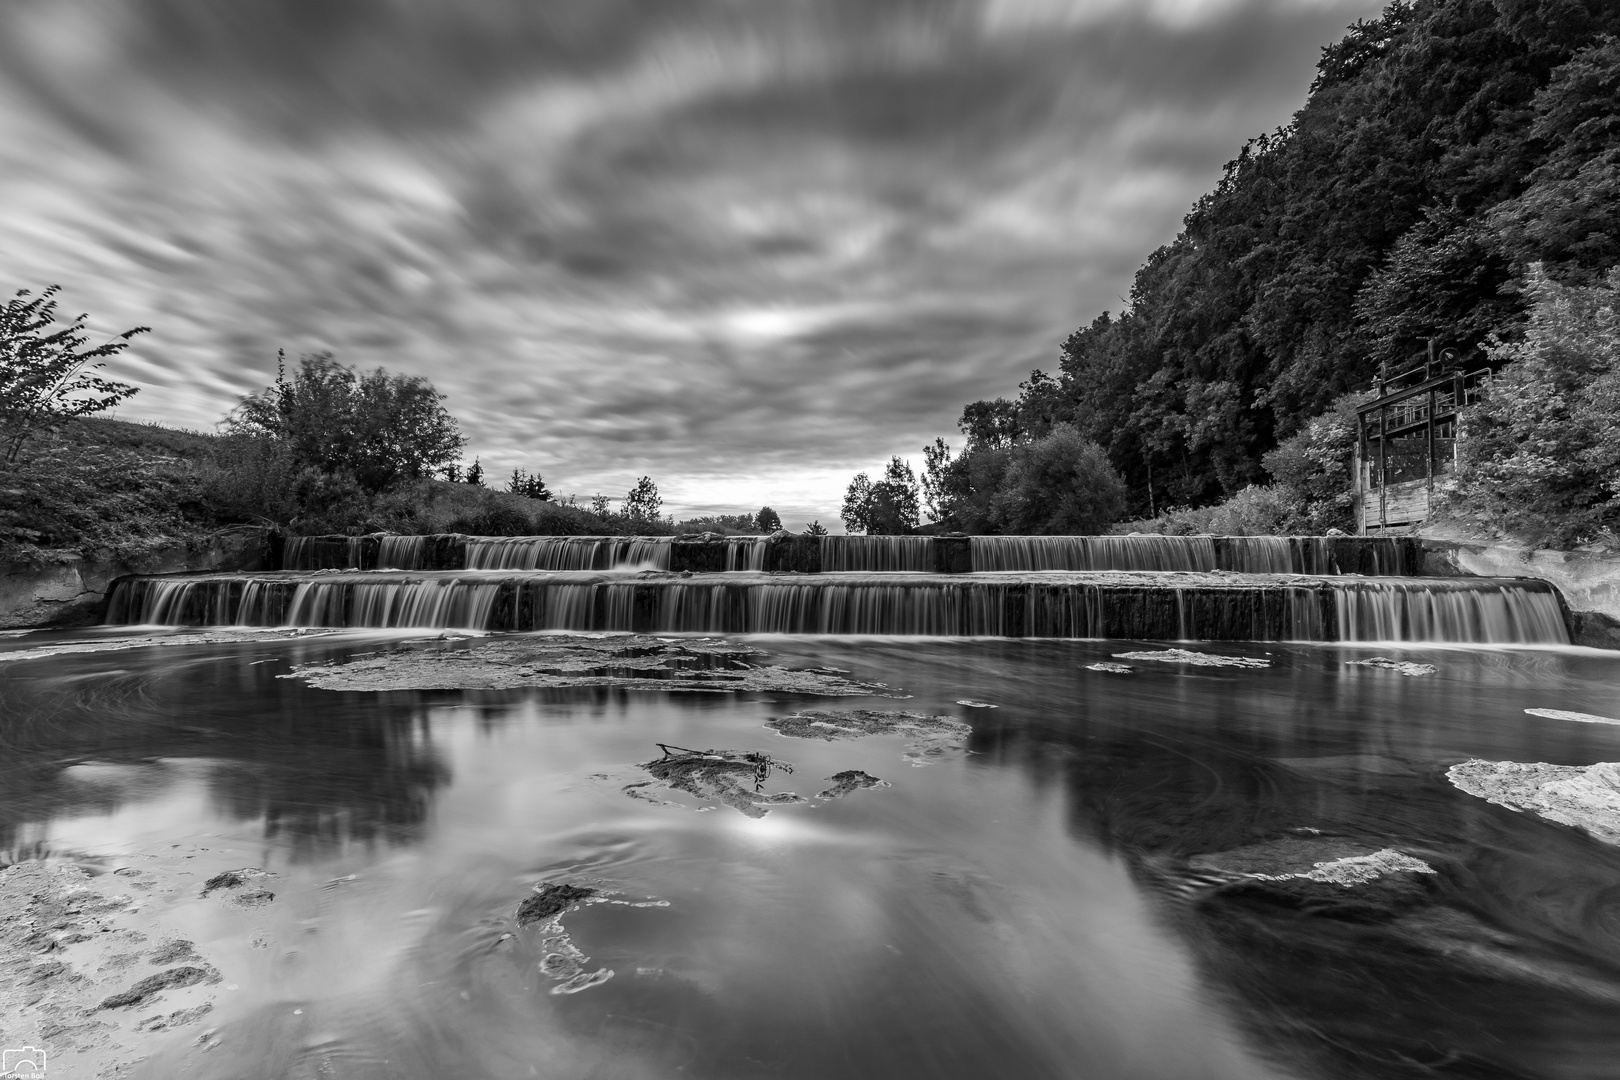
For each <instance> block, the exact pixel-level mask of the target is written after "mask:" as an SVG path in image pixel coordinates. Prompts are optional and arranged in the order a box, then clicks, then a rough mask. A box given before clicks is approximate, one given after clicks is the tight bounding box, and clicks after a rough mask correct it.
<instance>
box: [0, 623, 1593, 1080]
mask: <svg viewBox="0 0 1620 1080" xmlns="http://www.w3.org/2000/svg"><path fill="white" fill-rule="evenodd" d="M604 643H606V644H604ZM1179 648H1180V649H1181V650H1182V651H1184V652H1185V653H1187V654H1188V655H1190V656H1192V657H1194V659H1193V660H1189V659H1187V657H1186V656H1182V657H1177V656H1175V655H1171V653H1172V652H1173V649H1172V647H1170V646H1167V645H1165V644H1162V643H1152V642H1131V641H1051V640H1047V641H1019V640H999V641H989V640H958V639H853V638H844V639H840V638H808V637H798V638H795V637H768V636H762V637H753V638H747V639H714V638H707V639H696V638H691V639H683V638H678V637H669V636H665V637H653V636H649V637H646V638H644V639H632V638H630V637H629V636H621V637H612V636H606V637H604V636H591V637H578V636H575V637H566V636H560V635H506V636H494V637H482V636H476V635H463V634H445V635H439V634H432V635H424V634H423V633H422V632H420V631H418V632H415V633H411V632H398V633H392V634H378V633H375V632H372V633H358V632H325V633H297V632H287V631H252V630H232V631H216V632H213V633H193V632H187V631H172V632H150V631H145V630H138V629H137V630H132V629H131V628H128V627H120V628H116V630H113V629H103V630H92V631H82V632H77V633H73V634H67V633H41V634H26V635H10V636H6V637H4V638H0V743H3V746H4V756H3V759H0V851H3V852H4V853H5V858H4V860H3V861H4V862H5V863H7V864H11V868H10V869H7V870H5V871H4V872H3V874H0V898H3V897H4V896H10V897H11V901H10V902H14V903H16V904H21V905H22V906H21V907H14V908H12V909H10V910H9V911H8V912H7V914H8V917H9V918H10V919H11V923H10V925H13V926H22V925H23V924H24V922H26V923H27V927H28V930H27V932H26V933H22V932H19V933H17V934H13V935H12V936H11V937H10V938H8V939H7V941H6V943H5V947H6V948H7V949H8V953H7V955H6V956H4V957H3V958H0V959H3V960H4V962H5V968H6V976H7V978H8V979H9V982H7V983H5V985H4V986H3V987H0V1016H3V1017H4V1020H3V1023H0V1035H3V1036H4V1040H5V1045H7V1046H18V1045H37V1046H40V1047H42V1048H43V1049H45V1050H46V1051H48V1053H49V1054H50V1055H51V1059H50V1068H49V1072H48V1075H49V1076H51V1077H59V1076H97V1075H121V1076H131V1077H146V1076H152V1077H156V1076H165V1077H172V1076H176V1075H185V1076H188V1077H239V1076H263V1077H287V1076H310V1077H315V1076H344V1077H401V1076H402V1077H418V1076H420V1077H429V1076H432V1077H442V1076H445V1075H455V1076H457V1077H509V1076H510V1077H524V1076H541V1077H569V1078H573V1077H674V1076H705V1077H725V1078H730V1077H737V1078H742V1077H765V1076H769V1077H783V1078H805V1080H811V1078H825V1077H840V1078H845V1077H851V1078H858V1077H873V1078H876V1077H895V1076H918V1077H924V1076H926V1077H964V1078H967V1077H974V1078H981V1077H1009V1078H1012V1077H1020V1078H1023V1077H1053V1078H1057V1077H1096V1078H1116V1077H1119V1078H1138V1077H1140V1078H1144V1080H1146V1078H1161V1077H1162V1078H1181V1077H1232V1078H1239V1077H1242V1078H1252V1077H1267V1076H1278V1077H1285V1076H1292V1077H1403V1076H1413V1077H1417V1076H1432V1075H1437V1074H1438V1075H1454V1076H1480V1077H1485V1076H1557V1077H1599V1076H1611V1075H1614V1065H1613V1062H1614V1061H1615V1060H1617V1057H1616V1053H1617V1051H1620V848H1616V847H1615V846H1613V845H1611V844H1608V843H1604V842H1603V841H1601V840H1599V839H1595V838H1594V835H1592V834H1589V833H1588V832H1586V831H1584V830H1583V829H1581V828H1579V827H1575V826H1572V825H1570V824H1567V823H1563V822H1560V821H1555V820H1549V819H1547V818H1545V817H1542V816H1538V814H1536V813H1534V812H1532V811H1529V810H1523V809H1515V808H1514V807H1512V806H1508V805H1501V804H1498V803H1493V802H1490V801H1487V799H1486V798H1484V797H1481V796H1480V795H1477V794H1473V793H1470V792H1469V791H1466V790H1463V789H1462V788H1460V787H1459V786H1458V785H1457V784H1456V783H1453V782H1452V781H1451V780H1450V779H1448V775H1447V773H1448V770H1451V769H1453V768H1454V767H1456V766H1459V765H1460V764H1462V763H1465V762H1470V761H1473V762H1487V763H1489V762H1520V763H1524V762H1542V763H1548V764H1550V765H1562V766H1589V765H1592V764H1594V763H1597V762H1612V761H1620V726H1617V725H1613V724H1605V723H1602V722H1586V721H1571V720H1568V719H1560V718H1557V717H1553V716H1546V715H1530V714H1527V713H1526V711H1525V710H1527V709H1537V710H1543V711H1551V712H1563V713H1572V714H1578V715H1582V716H1589V717H1597V718H1598V720H1599V721H1601V720H1602V719H1603V718H1604V717H1612V716H1613V715H1614V714H1615V713H1616V711H1617V709H1616V706H1615V704H1614V702H1615V697H1616V695H1615V692H1614V687H1615V686H1616V685H1620V654H1614V653H1602V652H1597V651H1594V650H1581V649H1573V648H1551V647H1544V648H1489V649H1488V648H1478V647H1430V648H1403V649H1398V650H1392V649H1391V648H1389V647H1385V648H1383V649H1378V648H1376V647H1370V646H1368V647H1356V646H1332V645H1305V644H1300V645H1292V644H1272V643H1267V644H1263V645H1262V644H1255V645H1245V644H1222V645H1219V646H1214V645H1211V646H1188V645H1182V646H1179ZM491 650H493V651H491ZM559 650H561V652H559ZM568 650H573V651H572V652H569V651H568ZM604 650H607V652H609V653H611V654H612V655H609V656H605V657H603V656H601V655H598V654H601V653H603V651H604ZM565 653H566V655H564V654H565ZM559 656H563V659H558V657H559ZM580 656H587V657H588V659H587V660H580V659H579V657H580ZM1199 657H1202V658H1205V661H1207V662H1205V661H1200V660H1198V659H1197V658H1199ZM1374 657H1383V658H1384V659H1385V660H1387V661H1388V663H1384V664H1370V665H1369V664H1361V663H1351V661H1357V660H1368V659H1371V658H1374ZM1220 658H1226V659H1228V660H1231V661H1233V662H1232V663H1230V664H1223V663H1221V662H1220ZM428 664H431V666H432V670H433V672H434V676H433V678H432V679H430V680H424V679H422V678H418V679H417V682H416V683H415V684H412V683H409V682H408V680H403V679H398V678H394V677H393V676H391V675H390V674H389V673H390V672H410V671H413V670H418V669H421V668H422V667H423V666H424V665H428ZM351 665H352V667H351ZM458 671H459V672H462V673H463V674H462V676H461V677H464V678H466V679H472V680H474V681H471V682H465V681H464V682H457V681H456V680H457V678H458V676H457V675H456V674H455V673H456V672H458ZM491 672H499V677H498V678H497V677H495V676H493V675H491ZM447 673H448V674H447ZM669 673H673V674H669ZM722 676H723V677H722ZM345 679H349V680H350V681H347V682H346V681H345ZM391 680H392V681H391ZM477 680H482V681H477ZM660 682H664V683H668V684H669V685H659V684H660ZM392 685H419V686H421V687H423V688H421V689H410V690H402V689H391V688H389V687H390V686H392ZM47 878H49V879H50V880H48V881H47V880H46V879H47ZM7 882H10V883H11V884H12V885H14V886H15V888H11V892H10V893H6V888H9V887H10V886H8V885H7V884H6V883H7ZM565 886H566V889H564V888H563V887H565ZM19 898H20V899H19ZM30 898H31V899H30ZM29 905H32V906H31V907H30V906H29ZM52 905H54V906H52ZM525 905H527V907H526V908H525ZM25 908H26V909H27V910H24V909H25ZM520 909H523V910H525V911H526V912H527V915H526V916H525V917H523V918H520V914H519V913H520ZM177 942H181V943H184V945H185V946H186V948H184V949H180V948H176V947H175V946H176V943H177ZM183 968H187V969H193V970H194V971H195V972H196V974H189V975H181V976H174V975H170V974H166V973H171V972H174V971H177V970H180V969H183ZM42 973H43V974H42ZM165 979H167V980H168V982H167V983H165V982H164V980H165ZM188 980H189V981H188ZM143 985H144V986H146V987H148V989H147V990H146V991H145V992H137V993H135V994H134V999H133V1000H127V1001H126V1000H122V999H124V998H127V997H128V996H129V995H130V994H131V992H132V991H136V990H138V989H139V988H140V987H141V986H143ZM109 1000H111V1001H114V1002H116V1003H115V1004H111V1005H109V1004H107V1002H108V1001H109Z"/></svg>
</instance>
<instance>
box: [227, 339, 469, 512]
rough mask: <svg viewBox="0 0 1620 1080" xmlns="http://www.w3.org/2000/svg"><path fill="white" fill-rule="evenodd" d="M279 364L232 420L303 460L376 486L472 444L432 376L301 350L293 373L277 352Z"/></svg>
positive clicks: (238, 429) (415, 473)
mask: <svg viewBox="0 0 1620 1080" xmlns="http://www.w3.org/2000/svg"><path fill="white" fill-rule="evenodd" d="M276 368H277V370H276V381H275V383H274V384H273V385H272V386H269V387H267V388H265V389H264V390H262V391H260V392H259V393H257V394H252V395H249V396H248V397H246V398H244V399H242V403H241V404H240V405H238V406H237V408H236V409H235V411H234V412H233V413H232V414H231V416H230V417H228V418H227V420H226V426H227V429H228V430H230V431H231V432H232V433H233V434H248V435H253V436H257V437H261V438H268V439H272V440H276V441H278V442H281V443H284V444H285V445H286V446H288V447H289V448H290V451H291V453H292V456H293V459H294V460H295V461H296V462H297V463H298V464H299V465H300V466H304V467H309V468H313V469H316V470H319V471H320V472H323V473H328V474H338V473H343V474H347V475H349V476H352V477H353V478H354V479H355V481H356V482H358V483H359V484H360V486H361V487H362V488H363V489H364V490H366V491H371V492H377V491H382V490H384V489H386V488H389V487H392V486H393V485H394V484H396V483H397V482H399V481H401V480H414V479H418V478H420V477H423V476H428V475H431V474H432V473H433V472H434V471H436V470H438V469H440V468H443V467H444V466H446V465H448V464H450V463H452V462H454V461H455V460H456V458H457V456H458V455H459V454H460V453H461V449H462V447H463V446H465V445H466V439H464V438H462V435H461V432H460V430H459V429H458V428H457V426H456V421H455V418H454V417H452V416H451V415H450V414H449V413H448V412H447V411H446V410H445V408H444V406H443V404H442V402H443V401H444V396H443V395H442V394H440V393H438V392H437V391H436V390H434V389H433V384H432V383H430V382H428V381H427V380H426V379H423V378H420V377H417V376H407V375H390V374H389V373H388V372H386V371H384V370H383V369H382V368H377V369H376V370H375V371H372V372H369V373H366V374H361V373H360V372H358V371H356V370H355V369H354V368H352V367H347V366H345V365H343V364H340V363H338V362H337V361H336V360H334V359H333V358H332V355H331V354H330V353H316V354H308V355H305V356H303V357H301V358H300V359H299V363H298V367H297V368H296V369H295V370H294V371H293V373H292V375H291V377H290V378H289V377H288V375H287V371H286V364H285V358H284V357H283V356H282V354H279V353H278V354H277V365H276ZM474 470H476V471H477V473H478V476H479V481H480V482H481V480H482V477H483V469H482V466H480V465H479V464H478V463H477V462H476V461H475V462H474V463H473V469H471V470H468V479H467V482H468V483H475V481H474V480H473V479H472V475H473V471H474Z"/></svg>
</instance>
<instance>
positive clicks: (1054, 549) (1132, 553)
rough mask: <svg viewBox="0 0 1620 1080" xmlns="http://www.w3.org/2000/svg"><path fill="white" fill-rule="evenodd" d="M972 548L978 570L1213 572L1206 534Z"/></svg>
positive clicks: (1002, 542)
mask: <svg viewBox="0 0 1620 1080" xmlns="http://www.w3.org/2000/svg"><path fill="white" fill-rule="evenodd" d="M970 544H971V546H972V551H973V569H974V570H975V571H976V572H1007V571H1031V570H1035V571H1039V570H1161V571H1162V570H1188V571H1196V570H1203V571H1209V570H1215V569H1217V566H1216V562H1215V544H1214V541H1213V539H1212V538H1211V537H1208V536H975V537H973V538H972V539H971V540H970ZM1264 572H1265V573H1277V572H1279V571H1271V570H1268V571H1264ZM1280 572H1281V573H1287V572H1289V571H1288V568H1284V569H1283V570H1281V571H1280Z"/></svg>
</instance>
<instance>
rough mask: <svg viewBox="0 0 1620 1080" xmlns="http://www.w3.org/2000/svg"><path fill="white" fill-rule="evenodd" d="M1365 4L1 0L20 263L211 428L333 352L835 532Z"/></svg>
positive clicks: (535, 440)
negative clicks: (117, 338)
mask: <svg viewBox="0 0 1620 1080" xmlns="http://www.w3.org/2000/svg"><path fill="white" fill-rule="evenodd" d="M1380 6H1381V4H1379V3H1373V2H1365V0H544V2H541V0H229V2H225V3H221V2H219V0H0V290H4V294H5V295H9V294H10V293H12V292H14V291H15V290H17V289H21V288H29V289H34V290H38V289H40V288H42V287H43V286H45V285H48V284H52V283H56V284H60V285H62V286H63V289H64V292H63V297H62V303H63V309H64V313H67V314H77V313H78V312H80V311H84V312H88V313H90V315H91V323H90V325H91V328H92V330H93V331H101V332H105V333H107V334H111V333H115V332H118V331H122V330H125V329H127V328H129V327H131V326H135V325H137V324H141V325H148V326H151V327H152V328H153V332H152V333H151V334H148V335H143V336H141V337H139V338H137V339H136V344H135V347H133V348H132V349H131V350H130V351H129V352H127V353H125V354H124V355H123V356H121V357H119V358H118V359H117V361H116V362H115V363H114V365H113V367H112V369H111V371H110V372H109V373H110V374H113V375H115V376H118V377H121V378H124V379H126V380H127V381H129V382H132V383H134V384H136V385H138V386H139V387H141V393H140V394H139V395H138V396H137V397H135V398H134V399H133V400H132V401H131V402H129V403H128V404H127V405H125V406H124V407H123V408H122V409H121V411H120V413H119V415H120V416H121V417H123V418H125V419H141V420H153V421H158V422H161V423H166V424H171V425H179V426H184V427H189V428H195V429H200V430H213V426H214V424H215V423H216V422H217V421H218V420H219V419H220V417H221V416H222V415H223V414H224V413H225V412H226V411H227V410H229V409H230V408H231V407H232V406H233V405H235V404H236V402H237V401H238V400H239V399H240V398H241V396H242V395H244V394H246V393H249V392H252V391H254V390H256V389H259V388H261V387H263V386H264V385H266V384H267V383H268V382H270V381H271V379H272V378H273V376H274V372H275V365H276V351H277V350H278V349H285V350H286V351H287V353H288V355H289V356H292V357H296V356H298V355H300V354H302V353H306V352H314V351H320V350H330V351H331V352H332V353H334V354H335V355H336V357H337V359H338V360H340V361H342V362H344V363H347V364H352V365H355V366H357V367H361V368H367V369H369V368H373V367H376V366H379V365H381V366H384V367H386V368H388V369H389V370H391V371H395V372H401V373H406V374H411V375H421V376H424V377H426V378H428V379H430V380H431V381H432V382H433V384H434V385H435V386H436V387H437V388H438V389H439V391H440V392H441V393H443V394H445V395H446V398H447V400H446V402H445V404H446V406H447V407H448V408H449V409H450V411H451V412H452V413H453V414H454V415H455V416H456V417H457V418H458V420H459V421H460V424H461V428H462V431H463V432H464V433H465V434H466V435H467V437H468V440H469V442H468V448H467V456H468V459H469V460H470V459H471V457H472V456H473V455H474V454H476V455H478V456H479V458H480V459H481V460H482V462H483V464H484V465H485V467H486V469H487V470H488V471H489V472H490V473H492V474H496V475H497V476H499V475H504V474H505V473H506V472H509V471H510V470H511V469H512V468H513V467H522V468H524V469H526V470H528V471H531V472H534V471H538V472H539V473H540V474H541V475H543V476H544V477H545V479H546V481H547V483H548V485H549V486H550V487H551V488H552V489H553V490H554V491H556V492H559V493H576V494H578V495H579V497H580V500H581V501H582V502H583V501H586V500H587V499H588V497H589V496H590V495H591V494H593V493H595V492H599V491H600V492H603V493H606V494H609V495H612V496H620V495H622V494H623V493H624V492H625V491H626V490H627V489H629V488H630V487H631V486H632V485H633V484H634V482H635V480H636V478H637V477H638V476H641V475H648V476H651V477H652V478H653V479H654V480H655V481H656V482H657V484H658V486H659V489H660V491H661V493H662V495H663V498H664V509H665V511H666V512H671V513H674V514H675V515H676V516H677V517H689V516H694V515H697V514H702V513H739V512H750V511H753V510H756V509H758V508H759V507H760V506H761V505H770V506H772V507H774V508H775V509H776V510H777V511H778V513H780V514H781V516H782V517H783V519H784V522H785V524H786V525H787V527H789V528H794V529H797V528H800V527H802V526H803V524H804V523H805V522H807V521H808V520H810V519H812V518H814V519H819V520H820V521H821V522H822V523H823V524H825V525H829V526H832V527H833V528H834V530H835V531H838V523H837V517H838V508H839V505H840V503H841V501H842V496H843V491H844V488H845V486H846V485H847V484H848V482H849V479H850V478H851V477H852V476H853V475H854V474H855V473H856V472H858V471H865V472H868V473H872V474H876V473H878V472H881V470H882V468H883V465H884V463H885V462H886V461H887V460H888V458H889V457H890V456H891V455H900V456H902V457H905V458H908V459H910V460H911V461H912V462H913V464H914V465H916V466H917V467H919V468H920V466H921V457H922V455H921V448H922V446H923V445H924V444H925V443H928V442H930V441H932V439H933V438H934V436H936V435H942V436H945V437H946V438H947V441H953V437H955V439H954V441H956V442H959V441H960V439H959V436H957V435H956V429H955V421H956V417H957V416H958V415H959V414H960V412H961V408H962V406H963V405H964V404H966V403H967V402H969V401H973V400H976V399H978V398H984V397H995V396H999V395H1009V396H1010V395H1012V394H1015V393H1016V390H1017V384H1018V383H1019V381H1020V380H1022V379H1023V378H1025V377H1027V375H1028V373H1029V371H1030V370H1031V369H1032V368H1036V367H1039V368H1043V369H1045V370H1049V371H1050V370H1053V369H1055V367H1056V366H1057V358H1058V355H1059V347H1060V345H1061V343H1062V341H1063V339H1064V338H1065V337H1067V336H1068V335H1069V333H1071V332H1072V331H1073V330H1074V329H1075V328H1076V327H1079V326H1082V325H1084V324H1086V323H1089V322H1090V321H1091V320H1092V319H1093V318H1094V317H1095V316H1097V315H1098V314H1100V313H1101V312H1103V311H1104V310H1109V309H1113V310H1118V309H1119V308H1121V307H1122V306H1123V300H1122V297H1123V296H1125V295H1128V293H1129V289H1130V282H1131V277H1132V275H1133V274H1134V272H1135V269H1136V267H1137V266H1139V265H1140V264H1141V262H1142V261H1143V259H1144V258H1145V257H1146V256H1147V255H1148V253H1149V252H1151V251H1152V250H1153V249H1154V248H1155V247H1157V246H1158V245H1160V244H1162V243H1165V242H1166V241H1168V240H1169V239H1171V238H1172V237H1173V236H1174V235H1175V233H1176V231H1177V230H1178V228H1179V227H1180V224H1181V219H1182V217H1183V215H1184V214H1185V213H1186V212H1187V210H1188V209H1189V208H1190V206H1191V205H1192V203H1193V202H1194V201H1195V200H1196V199H1197V198H1198V196H1199V195H1200V194H1202V193H1203V192H1205V191H1207V190H1209V189H1210V188H1211V187H1212V186H1213V185H1214V184H1215V182H1216V181H1217V180H1218V179H1219V177H1220V174H1221V169H1222V166H1223V165H1224V164H1225V163H1226V162H1227V161H1229V160H1230V159H1232V158H1233V157H1235V156H1236V154H1237V151H1238V149H1239V147H1241V145H1242V144H1243V142H1244V141H1245V140H1246V139H1248V138H1250V137H1252V136H1255V135H1257V134H1260V133H1261V132H1264V131H1269V130H1271V129H1273V128H1275V127H1277V126H1278V125H1280V124H1283V123H1286V122H1287V120H1288V118H1289V117H1290V116H1291V115H1292V113H1293V112H1294V110H1296V109H1297V108H1298V107H1299V106H1300V105H1301V104H1303V102H1304V97H1305V93H1306V90H1307V88H1308V87H1309V85H1310V81H1311V78H1312V75H1313V70H1314V65H1315V62H1316V59H1317V56H1318V54H1319V50H1320V48H1321V47H1322V46H1323V45H1325V44H1328V43H1330V42H1332V41H1334V40H1336V39H1337V38H1339V37H1340V36H1341V35H1342V33H1343V31H1344V29H1345V27H1346V26H1348V25H1349V24H1350V23H1352V22H1354V21H1355V20H1357V19H1360V18H1370V17H1373V16H1376V15H1377V14H1378V10H1379V8H1380Z"/></svg>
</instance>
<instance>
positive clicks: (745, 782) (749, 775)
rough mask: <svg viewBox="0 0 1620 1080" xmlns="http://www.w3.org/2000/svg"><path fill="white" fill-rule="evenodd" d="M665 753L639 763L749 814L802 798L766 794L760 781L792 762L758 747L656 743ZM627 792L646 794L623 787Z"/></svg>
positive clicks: (666, 780) (675, 785)
mask: <svg viewBox="0 0 1620 1080" xmlns="http://www.w3.org/2000/svg"><path fill="white" fill-rule="evenodd" d="M659 749H660V750H662V751H663V752H664V756H663V757H661V758H659V759H658V760H656V761H649V762H646V763H644V764H643V765H642V766H641V767H642V768H644V769H646V770H647V771H648V772H650V773H651V774H652V775H653V777H654V778H655V779H657V780H658V781H660V782H661V783H663V784H665V785H666V786H668V787H670V788H672V789H674V790H675V791H684V792H686V793H687V794H688V795H695V796H697V797H698V798H700V799H709V800H712V801H714V802H718V803H722V804H724V805H726V806H729V807H731V808H732V809H733V810H736V811H738V812H740V813H742V814H745V815H747V816H748V817H753V818H759V817H764V816H765V815H766V813H768V812H769V809H770V807H771V806H775V805H781V804H784V803H798V802H803V801H804V800H803V799H801V798H800V797H799V796H797V795H795V794H793V793H792V792H778V793H775V794H768V793H766V792H764V791H762V790H761V787H762V785H763V784H764V783H765V781H766V780H767V779H769V778H770V775H771V774H772V773H773V772H786V773H791V772H792V771H793V766H792V765H791V764H789V763H788V762H785V761H781V760H778V759H776V758H773V757H771V756H770V755H769V754H766V753H762V752H760V751H757V750H686V749H683V748H681V747H671V746H664V745H663V744H660V745H659ZM626 794H630V795H633V796H636V797H642V798H645V796H643V795H640V794H639V793H637V792H634V791H631V790H630V788H627V789H626Z"/></svg>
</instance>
